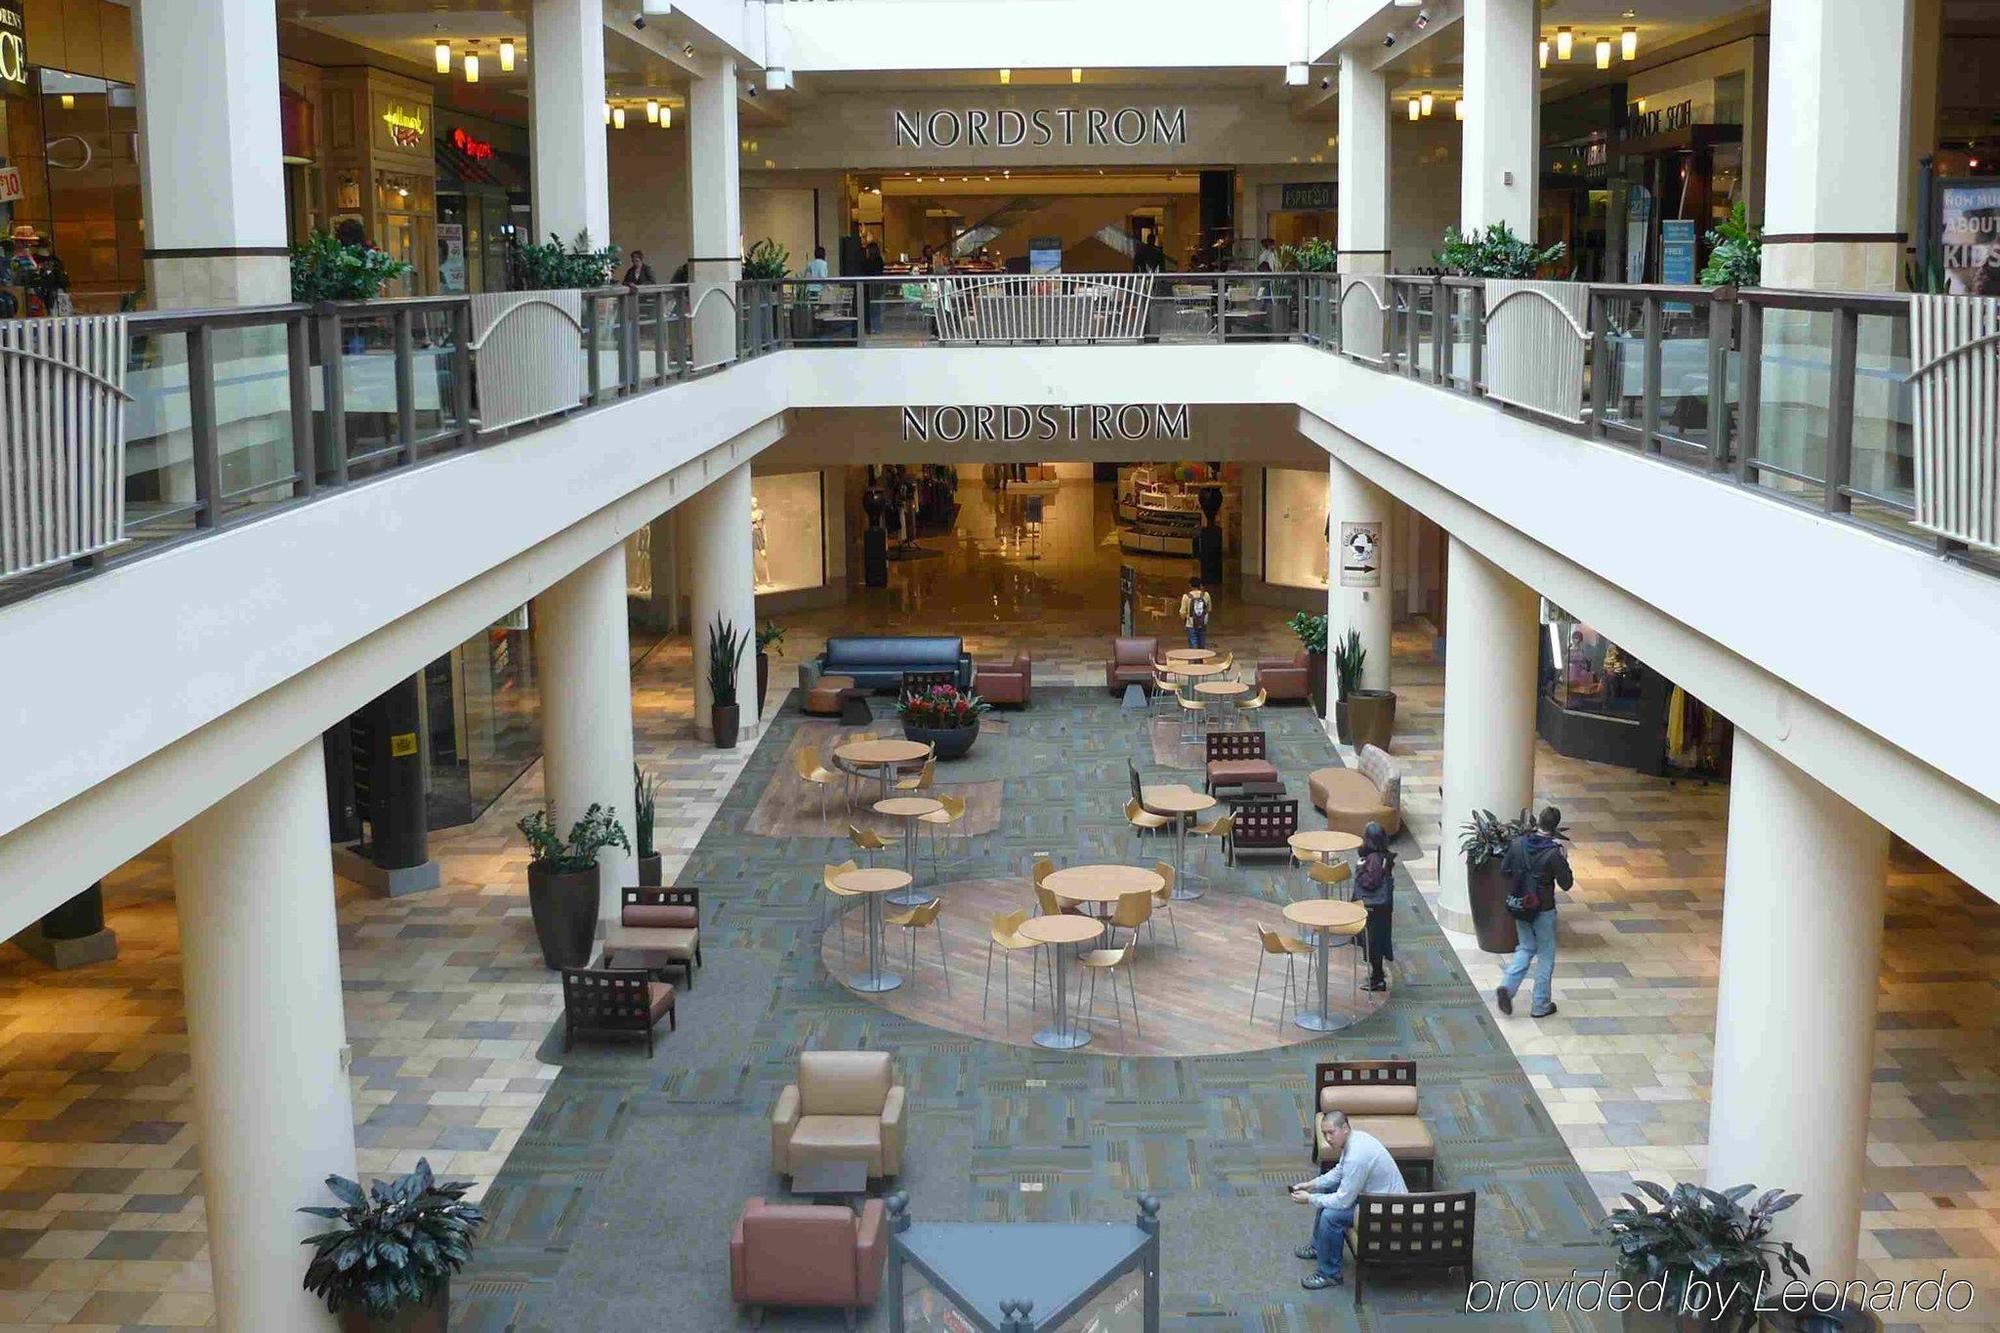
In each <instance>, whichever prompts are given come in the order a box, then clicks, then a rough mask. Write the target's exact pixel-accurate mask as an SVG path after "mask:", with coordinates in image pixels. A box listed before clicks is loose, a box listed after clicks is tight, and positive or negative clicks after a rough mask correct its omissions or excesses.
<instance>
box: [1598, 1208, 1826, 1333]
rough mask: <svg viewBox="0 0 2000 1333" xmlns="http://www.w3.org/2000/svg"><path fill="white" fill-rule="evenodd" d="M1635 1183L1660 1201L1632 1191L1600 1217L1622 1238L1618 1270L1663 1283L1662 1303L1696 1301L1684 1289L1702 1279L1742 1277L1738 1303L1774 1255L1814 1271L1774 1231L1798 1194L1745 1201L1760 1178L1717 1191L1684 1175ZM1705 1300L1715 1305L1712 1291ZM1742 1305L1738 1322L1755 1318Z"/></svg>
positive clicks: (1750, 1293)
mask: <svg viewBox="0 0 2000 1333" xmlns="http://www.w3.org/2000/svg"><path fill="white" fill-rule="evenodd" d="M1633 1183H1634V1184H1635V1185H1637V1186H1638V1188H1639V1189H1640V1191H1642V1192H1643V1193H1644V1194H1645V1195H1646V1198H1648V1199H1651V1200H1652V1201H1653V1202H1654V1203H1655V1204H1658V1205H1659V1206H1658V1207H1657V1208H1648V1207H1647V1206H1646V1203H1645V1200H1643V1199H1640V1198H1637V1197H1636V1196H1634V1195H1631V1194H1627V1195H1625V1196H1624V1199H1625V1202H1626V1203H1627V1204H1628V1205H1629V1206H1628V1207H1625V1208H1613V1209H1612V1210H1611V1211H1610V1212H1609V1213H1608V1214H1607V1215H1606V1216H1605V1218H1604V1220H1603V1221H1602V1222H1599V1223H1598V1224H1597V1225H1598V1228H1599V1229H1600V1230H1602V1231H1604V1232H1605V1233H1607V1234H1608V1235H1610V1236H1611V1237H1612V1238H1613V1240H1615V1241H1616V1242H1617V1245H1618V1268H1619V1272H1620V1274H1621V1276H1625V1277H1629V1278H1636V1279H1640V1280H1644V1281H1662V1282H1664V1283H1665V1284H1666V1296H1667V1304H1666V1305H1664V1306H1663V1307H1662V1308H1664V1309H1673V1308H1684V1307H1685V1306H1690V1305H1693V1304H1694V1302H1693V1301H1684V1300H1683V1297H1684V1294H1685V1293H1686V1292H1687V1289H1688V1288H1689V1287H1690V1286H1691V1285H1694V1284H1695V1283H1697V1282H1701V1283H1711V1284H1716V1285H1718V1286H1722V1287H1725V1288H1726V1287H1727V1286H1728V1285H1730V1284H1740V1287H1741V1289H1742V1291H1743V1293H1744V1299H1742V1300H1741V1302H1740V1304H1741V1305H1743V1306H1748V1305H1749V1304H1750V1303H1751V1301H1750V1299H1749V1298H1752V1297H1754V1296H1755V1295H1756V1293H1757V1291H1758V1289H1759V1287H1760V1286H1761V1285H1762V1283H1763V1281H1764V1279H1765V1277H1766V1275H1767V1274H1768V1273H1769V1271H1770V1265H1771V1264H1772V1263H1773V1262H1775V1263H1776V1264H1777V1266H1778V1267H1779V1268H1780V1269H1782V1270H1783V1272H1784V1274H1785V1276H1786V1277H1788V1278H1797V1277H1799V1276H1800V1275H1801V1274H1805V1275H1810V1274H1811V1273H1812V1266H1811V1265H1810V1264H1808V1263H1807V1262H1806V1258H1805V1256H1804V1255H1802V1254H1800V1253H1799V1252H1798V1250H1796V1249H1795V1248H1793V1246H1792V1243H1791V1242H1790V1241H1787V1240H1772V1239H1771V1238H1770V1235H1771V1224H1772V1221H1773V1220H1774V1219H1775V1218H1776V1217H1777V1215H1778V1214H1779V1213H1782V1212H1784V1211H1785V1210H1786V1209H1787V1208H1790V1207H1791V1206H1792V1205H1793V1204H1795V1203H1797V1202H1798V1201H1799V1196H1798V1195H1796V1194H1787V1193H1785V1192H1784V1191H1783V1190H1765V1191H1764V1192H1763V1193H1762V1194H1760V1195H1758V1196H1757V1199H1756V1201H1755V1202H1754V1203H1752V1204H1751V1205H1750V1206H1749V1207H1748V1208H1745V1207H1744V1206H1743V1200H1745V1199H1747V1198H1749V1197H1750V1196H1751V1195H1752V1194H1755V1193H1756V1190H1757V1187H1756V1186H1755V1185H1737V1186H1735V1187H1733V1188H1731V1189H1726V1190H1720V1191H1717V1190H1712V1189H1705V1188H1703V1187H1702V1186H1700V1185H1692V1184H1688V1183H1686V1182H1682V1183H1680V1184H1677V1185H1675V1186H1674V1188H1673V1191H1672V1192H1671V1193H1669V1192H1668V1191H1667V1190H1665V1189H1664V1188H1662V1187H1661V1186H1659V1185H1656V1184H1654V1183H1653V1182H1652V1181H1650V1180H1639V1181H1634V1182H1633ZM1698 1299H1699V1298H1698ZM1707 1305H1708V1308H1714V1301H1713V1299H1712V1298H1711V1299H1709V1300H1708V1302H1707ZM1745 1313H1746V1317H1745V1319H1744V1321H1743V1323H1742V1324H1740V1325H1738V1327H1745V1328H1747V1327H1749V1325H1750V1323H1751V1322H1752V1320H1754V1315H1752V1314H1750V1313H1749V1312H1748V1311H1746V1312H1745Z"/></svg>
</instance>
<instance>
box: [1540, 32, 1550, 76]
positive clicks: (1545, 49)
mask: <svg viewBox="0 0 2000 1333" xmlns="http://www.w3.org/2000/svg"><path fill="white" fill-rule="evenodd" d="M1548 67H1549V39H1548V38H1546V37H1544V38H1542V68H1543V69H1547V68H1548Z"/></svg>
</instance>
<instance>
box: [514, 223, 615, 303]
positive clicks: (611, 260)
mask: <svg viewBox="0 0 2000 1333" xmlns="http://www.w3.org/2000/svg"><path fill="white" fill-rule="evenodd" d="M513 265H514V274H513V281H512V282H511V283H510V284H509V285H510V286H511V287H512V288H513V290H515V291H519V292H555V291H566V290H569V289H571V288H577V289H588V288H592V287H603V286H605V285H607V284H608V283H610V281H611V271H612V270H613V269H615V268H616V267H618V247H617V246H615V245H607V246H604V247H602V248H601V249H592V248H591V244H590V233H589V232H588V231H580V232H578V233H577V234H576V239H575V240H573V241H571V242H570V243H569V245H567V246H565V245H564V244H563V243H562V238H561V237H559V236H557V235H556V234H555V233H554V232H550V233H549V239H548V243H547V244H546V245H537V244H535V243H534V242H533V241H530V242H528V243H527V244H525V245H522V246H519V247H517V248H516V250H515V251H514V256H513Z"/></svg>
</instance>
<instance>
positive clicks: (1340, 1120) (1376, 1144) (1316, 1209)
mask: <svg viewBox="0 0 2000 1333" xmlns="http://www.w3.org/2000/svg"><path fill="white" fill-rule="evenodd" d="M1320 1128H1321V1129H1322V1131H1323V1132H1324V1133H1325V1135H1326V1142H1327V1146H1329V1147H1331V1148H1332V1149H1333V1150H1334V1151H1335V1152H1337V1153H1339V1154H1340V1156H1339V1159H1338V1160H1336V1161H1335V1162H1334V1164H1333V1170H1331V1171H1329V1172H1327V1173H1326V1174H1325V1175H1323V1176H1320V1177H1318V1178H1316V1179H1313V1180H1304V1181H1300V1182H1299V1183H1298V1184H1296V1185H1294V1186H1292V1202H1293V1203H1309V1204H1311V1205H1312V1206H1313V1238H1312V1244H1310V1245H1301V1246H1299V1248H1298V1256H1299V1258H1301V1259H1312V1260H1315V1261H1316V1262H1317V1268H1316V1270H1315V1271H1314V1272H1311V1273H1308V1274H1307V1275H1306V1276H1305V1277H1304V1278H1302V1279H1301V1280H1300V1282H1299V1285H1300V1286H1302V1287H1304V1288H1305V1289H1306V1290H1307V1291H1319V1290H1320V1289H1322V1288H1324V1287H1337V1286H1339V1285H1340V1260H1341V1249H1340V1247H1341V1243H1342V1242H1343V1241H1344V1240H1346V1238H1347V1229H1348V1228H1349V1227H1351V1226H1353V1225H1354V1214H1355V1211H1356V1209H1357V1208H1359V1207H1360V1199H1361V1196H1362V1195H1364V1194H1408V1193H1409V1192H1410V1187H1409V1186H1408V1185H1405V1184H1404V1183H1403V1173H1402V1172H1401V1171H1400V1170H1398V1169H1397V1167H1396V1159H1395V1158H1393V1157H1391V1156H1390V1155H1389V1150H1388V1149H1387V1148H1385V1147H1383V1146H1382V1140H1380V1139H1378V1138H1376V1137H1375V1136H1374V1135H1373V1134H1368V1133H1364V1132H1363V1131H1361V1130H1358V1129H1355V1128H1354V1127H1353V1126H1351V1125H1349V1124H1348V1123H1347V1115H1346V1113H1345V1112H1343V1111H1328V1112H1326V1113H1325V1114H1324V1115H1322V1116H1321V1117H1320Z"/></svg>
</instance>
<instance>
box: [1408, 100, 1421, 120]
mask: <svg viewBox="0 0 2000 1333" xmlns="http://www.w3.org/2000/svg"><path fill="white" fill-rule="evenodd" d="M1423 114H1424V104H1423V102H1422V101H1421V100H1420V99H1418V98H1415V97H1412V98H1411V99H1410V119H1411V120H1420V119H1422V118H1423Z"/></svg>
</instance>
